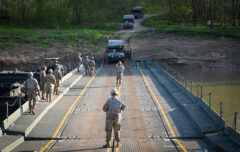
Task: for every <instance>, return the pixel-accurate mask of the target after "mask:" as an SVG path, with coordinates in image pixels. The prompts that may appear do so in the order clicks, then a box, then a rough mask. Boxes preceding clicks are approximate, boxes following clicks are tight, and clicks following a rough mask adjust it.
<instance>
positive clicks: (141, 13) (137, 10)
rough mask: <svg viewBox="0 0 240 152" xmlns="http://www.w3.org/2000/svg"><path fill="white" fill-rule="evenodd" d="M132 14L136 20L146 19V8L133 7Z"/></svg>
mask: <svg viewBox="0 0 240 152" xmlns="http://www.w3.org/2000/svg"><path fill="white" fill-rule="evenodd" d="M131 12H132V15H134V17H135V19H140V18H143V17H144V7H141V6H137V7H133V8H132V10H131Z"/></svg>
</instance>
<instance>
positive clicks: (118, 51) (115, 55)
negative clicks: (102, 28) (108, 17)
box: [105, 40, 132, 63]
mask: <svg viewBox="0 0 240 152" xmlns="http://www.w3.org/2000/svg"><path fill="white" fill-rule="evenodd" d="M131 56H132V49H131V48H130V49H129V50H126V48H125V44H124V41H123V40H108V47H107V50H106V52H105V57H106V60H107V63H111V62H118V61H122V62H124V61H125V60H126V59H131Z"/></svg>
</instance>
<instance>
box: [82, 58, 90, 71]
mask: <svg viewBox="0 0 240 152" xmlns="http://www.w3.org/2000/svg"><path fill="white" fill-rule="evenodd" d="M89 61H90V60H89V59H88V56H86V57H85V59H84V60H83V66H84V69H85V75H88V74H89Z"/></svg>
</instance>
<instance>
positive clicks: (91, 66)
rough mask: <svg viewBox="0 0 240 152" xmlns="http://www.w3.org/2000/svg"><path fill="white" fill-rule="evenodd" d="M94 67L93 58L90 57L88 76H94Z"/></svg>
mask: <svg viewBox="0 0 240 152" xmlns="http://www.w3.org/2000/svg"><path fill="white" fill-rule="evenodd" d="M95 65H96V63H95V61H94V57H92V58H91V60H90V61H89V68H90V76H93V75H94V71H95Z"/></svg>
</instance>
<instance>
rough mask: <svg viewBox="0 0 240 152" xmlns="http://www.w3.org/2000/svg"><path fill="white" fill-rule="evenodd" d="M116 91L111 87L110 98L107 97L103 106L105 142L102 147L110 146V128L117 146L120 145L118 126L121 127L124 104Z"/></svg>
mask: <svg viewBox="0 0 240 152" xmlns="http://www.w3.org/2000/svg"><path fill="white" fill-rule="evenodd" d="M117 95H118V91H117V90H116V89H113V90H112V91H111V96H112V97H111V98H108V100H107V102H106V103H105V105H104V106H103V111H105V112H106V114H107V117H106V124H105V131H106V142H107V143H106V144H105V145H104V146H103V148H110V140H111V136H112V129H114V136H115V139H116V141H117V147H119V146H120V127H121V118H122V116H121V112H122V111H124V109H125V108H126V106H125V105H124V103H123V102H122V101H121V100H120V99H119V98H118V97H117Z"/></svg>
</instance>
